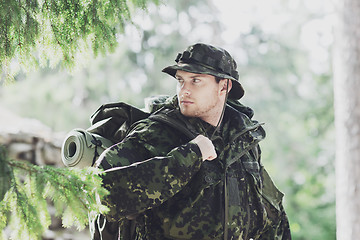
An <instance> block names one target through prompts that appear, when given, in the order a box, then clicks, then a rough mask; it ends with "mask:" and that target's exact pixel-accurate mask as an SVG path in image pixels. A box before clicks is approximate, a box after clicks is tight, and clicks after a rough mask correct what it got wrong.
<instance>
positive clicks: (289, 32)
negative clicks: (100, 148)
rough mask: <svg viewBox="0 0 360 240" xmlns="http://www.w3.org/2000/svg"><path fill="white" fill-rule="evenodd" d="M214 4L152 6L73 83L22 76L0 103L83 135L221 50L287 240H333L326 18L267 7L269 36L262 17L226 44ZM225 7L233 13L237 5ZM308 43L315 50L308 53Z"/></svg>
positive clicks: (168, 87) (164, 90)
mask: <svg viewBox="0 0 360 240" xmlns="http://www.w3.org/2000/svg"><path fill="white" fill-rule="evenodd" d="M318 2H319V1H318ZM318 2H317V3H318ZM213 3H216V1H214V2H211V1H196V2H190V1H176V0H169V1H166V2H165V3H164V4H162V5H159V6H156V5H152V4H150V5H149V6H148V13H146V14H144V13H143V12H137V13H136V14H133V16H134V18H133V23H134V24H135V25H125V26H124V34H123V35H121V36H118V38H117V41H118V47H117V48H116V49H115V52H114V53H111V54H106V56H98V57H97V58H95V57H94V56H91V55H86V54H85V55H84V57H83V59H82V62H79V63H77V65H76V68H75V69H74V70H73V71H72V73H67V72H64V71H62V70H60V69H59V68H56V69H51V68H49V67H45V68H43V69H41V71H37V72H34V73H28V74H25V73H23V72H22V71H20V73H19V74H18V75H17V76H16V77H15V81H16V83H15V84H12V85H8V86H6V87H4V86H3V87H2V88H1V89H0V94H1V95H0V97H1V98H2V103H3V104H7V105H8V106H11V109H13V110H14V111H17V112H19V113H21V114H22V115H23V116H27V117H33V118H37V119H41V120H42V121H43V122H45V123H46V124H47V125H49V126H51V127H52V128H53V129H54V130H56V131H65V132H66V131H69V130H71V129H72V128H76V127H81V128H86V127H88V126H89V122H88V119H89V116H90V114H91V113H92V112H94V111H95V110H96V108H97V107H98V106H99V105H101V104H103V103H106V102H114V101H125V102H128V103H131V104H134V105H136V106H138V107H142V106H143V99H144V98H145V97H147V96H151V95H157V94H170V95H171V94H174V93H175V81H173V79H172V78H171V77H169V76H167V75H165V74H163V73H161V69H162V68H163V67H165V66H167V65H169V64H173V63H174V59H175V57H176V54H177V53H178V52H180V51H182V50H183V49H184V48H185V47H186V46H188V45H189V44H192V43H194V42H198V41H199V42H207V43H211V44H215V45H218V46H222V47H224V48H225V49H227V50H228V51H229V52H230V53H232V54H233V55H234V57H235V59H236V60H237V62H238V66H239V71H240V76H241V82H242V84H243V86H244V88H245V90H246V93H245V97H244V98H243V99H242V100H241V101H242V102H243V103H244V104H246V105H248V106H250V107H252V108H253V109H254V110H255V118H256V119H257V120H259V121H261V122H265V125H264V127H265V129H266V131H267V138H266V139H265V141H263V142H262V143H261V146H262V156H263V159H262V161H263V163H264V165H265V166H266V167H267V169H268V170H269V172H270V173H271V175H272V177H273V178H274V180H275V182H276V183H277V185H278V186H279V188H280V189H281V190H282V191H283V192H284V193H285V208H286V211H287V213H288V215H289V220H290V225H291V230H292V234H293V239H295V240H307V239H323V240H331V239H336V234H335V232H336V224H335V173H334V158H335V157H334V151H335V150H334V148H335V147H334V126H333V120H334V115H333V90H332V76H331V74H332V73H331V72H332V69H331V64H330V62H331V59H330V58H331V55H330V54H329V53H330V50H331V38H330V39H329V36H327V35H326V34H327V32H326V31H325V30H326V28H325V27H323V26H327V25H329V21H328V16H329V15H331V12H329V11H328V10H326V8H324V9H325V10H321V11H320V10H319V9H321V6H320V7H319V8H314V6H315V5H316V4H315V3H314V4H313V5H311V7H309V6H310V5H306V1H305V2H302V1H291V4H290V2H287V1H282V0H278V1H272V2H271V4H272V5H274V6H273V7H274V10H273V11H274V16H276V17H279V18H280V17H283V19H284V20H283V21H282V22H281V24H279V25H276V26H275V27H273V28H269V22H268V21H267V19H266V18H265V17H264V15H263V14H259V15H255V14H254V15H253V21H251V22H249V23H248V25H249V26H248V30H247V31H242V32H241V33H239V34H238V35H234V36H232V38H229V37H227V36H226V35H224V34H223V33H224V32H225V29H226V26H225V23H224V22H223V21H222V19H221V16H220V14H219V9H218V5H215V4H213ZM241 3H243V4H245V3H246V4H250V3H248V2H245V1H241ZM262 3H263V4H265V1H262ZM217 4H219V3H217ZM224 4H226V1H224ZM254 4H255V3H254ZM259 6H260V7H259V9H261V10H262V11H265V10H264V7H263V6H261V4H259ZM230 7H232V8H235V11H239V12H240V8H241V7H242V5H239V6H230ZM237 7H238V9H237V10H236V8H237ZM265 9H266V8H265ZM238 15H241V13H239V14H238ZM250 15H251V14H250ZM259 16H260V17H259ZM274 16H270V17H269V19H272V18H274ZM232 17H233V18H235V17H236V16H234V15H232ZM257 18H258V19H257ZM234 21H235V20H234ZM322 22H325V23H326V24H327V25H321V23H322ZM236 24H238V25H240V24H241V22H235V25H236ZM265 26H267V27H265ZM314 27H317V28H318V29H320V30H319V31H320V32H319V33H318V32H316V31H315V30H314ZM269 29H270V30H269ZM274 29H275V30H274ZM324 29H325V30H324ZM308 39H310V40H311V41H312V42H314V43H315V44H316V48H309V47H306V46H305V44H304V42H307V41H309V40H308ZM310 47H311V46H310ZM321 56H323V57H321ZM48 66H50V65H48Z"/></svg>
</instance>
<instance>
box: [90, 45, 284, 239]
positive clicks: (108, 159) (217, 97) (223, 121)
mask: <svg viewBox="0 0 360 240" xmlns="http://www.w3.org/2000/svg"><path fill="white" fill-rule="evenodd" d="M175 61H176V64H175V65H173V66H169V67H166V68H165V69H163V72H165V73H167V74H169V75H171V76H173V77H175V78H176V79H177V81H178V84H177V95H176V96H175V97H174V98H169V99H167V100H166V101H164V102H163V103H162V105H161V106H160V108H159V110H158V111H157V113H163V114H166V116H167V117H169V118H172V119H175V120H176V121H177V122H181V123H182V124H183V125H185V126H187V128H188V129H189V130H191V131H192V132H194V133H196V134H197V137H195V138H194V139H188V137H186V136H185V135H184V134H182V132H181V131H179V130H177V129H176V128H173V127H171V126H168V125H166V124H163V123H160V122H159V121H155V120H152V119H145V120H142V121H140V122H138V123H136V124H135V126H133V127H132V129H131V131H130V132H129V134H128V135H127V137H125V139H124V140H123V141H121V142H120V143H118V144H116V145H114V146H112V147H111V148H109V149H107V150H106V151H105V152H104V153H103V154H102V155H101V156H100V158H99V160H98V162H97V164H98V165H100V166H101V167H103V168H104V169H106V172H107V173H106V175H105V176H103V183H104V186H105V187H106V188H107V189H108V190H109V191H110V195H109V196H108V197H107V198H106V199H105V204H106V205H107V206H108V207H109V208H110V213H109V214H108V215H107V216H106V218H107V219H108V221H114V222H118V223H120V226H121V227H120V231H116V234H118V235H120V238H121V239H130V238H133V239H147V240H166V239H196V240H201V239H225V240H228V239H269V240H270V239H271V240H274V239H291V236H290V230H289V224H288V220H287V217H286V214H285V212H284V209H283V206H282V197H283V194H282V193H281V192H280V191H279V190H278V189H277V188H276V187H275V185H274V184H273V182H272V180H271V179H270V177H269V175H268V174H267V172H266V171H265V169H264V167H263V165H262V164H261V162H260V148H259V145H258V143H259V142H260V141H261V140H262V139H263V138H264V137H265V132H264V130H263V128H262V127H261V125H260V124H259V123H258V122H256V121H254V120H251V117H252V115H253V111H252V110H251V109H250V108H247V107H245V106H243V105H241V104H240V103H239V102H238V101H237V100H238V99H240V98H241V97H242V96H243V95H244V90H243V88H242V86H241V84H240V83H239V81H238V79H239V75H238V72H237V70H236V63H235V61H234V59H233V58H232V57H231V56H230V54H229V53H228V52H227V51H225V50H224V49H222V48H217V47H214V46H210V45H207V44H202V43H198V44H195V45H192V46H190V47H188V48H187V49H186V50H185V51H184V52H183V53H180V54H179V55H178V57H177V58H176V60H175ZM155 114H156V113H155ZM130 220H131V221H130ZM129 222H131V224H128V223H129ZM129 229H130V230H129ZM129 231H130V233H129ZM130 236H131V237H130ZM115 237H116V239H117V237H119V236H115Z"/></svg>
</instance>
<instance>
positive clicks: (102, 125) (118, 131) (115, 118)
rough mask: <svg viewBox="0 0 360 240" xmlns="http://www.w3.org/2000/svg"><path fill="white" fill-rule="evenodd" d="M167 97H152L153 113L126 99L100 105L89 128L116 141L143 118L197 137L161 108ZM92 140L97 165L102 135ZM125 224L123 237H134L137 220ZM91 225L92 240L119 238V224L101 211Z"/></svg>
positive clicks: (88, 130)
mask: <svg viewBox="0 0 360 240" xmlns="http://www.w3.org/2000/svg"><path fill="white" fill-rule="evenodd" d="M167 99H168V97H166V96H161V97H156V98H153V99H151V100H150V101H151V102H150V103H148V105H149V106H150V108H151V109H150V110H149V111H150V112H146V111H144V110H141V109H139V108H137V107H134V106H132V105H129V104H127V103H124V102H118V103H108V104H104V105H101V106H100V107H99V108H98V109H97V110H96V111H95V112H94V113H93V114H92V115H91V117H90V122H91V127H89V128H88V129H87V130H86V131H87V132H88V133H90V134H91V135H92V136H100V137H102V138H105V139H107V140H110V141H111V142H112V143H114V144H115V143H118V142H121V140H123V139H124V138H125V136H126V135H127V134H128V133H129V130H130V129H131V126H133V125H134V124H136V123H137V122H139V121H141V120H143V119H146V118H149V119H152V120H154V121H159V122H161V123H164V124H166V125H168V126H171V127H173V128H174V129H177V130H179V131H180V132H182V133H183V134H184V135H185V136H187V137H188V138H189V139H193V138H195V137H196V135H197V134H196V133H195V132H194V131H192V130H191V128H190V126H188V125H186V124H185V123H184V122H180V121H177V120H175V119H174V118H171V116H170V115H171V111H167V109H164V107H162V105H163V103H164V102H165V101H166V100H167ZM92 143H93V144H94V145H95V154H94V158H93V163H92V165H94V164H95V161H96V159H97V158H98V156H99V154H98V149H97V148H98V147H102V142H101V140H99V138H98V139H96V137H94V139H93V140H92ZM103 164H105V166H104V168H108V167H110V166H106V165H107V163H106V162H104V163H103ZM122 224H123V227H122V232H121V236H122V237H123V239H126V240H128V239H129V240H130V239H134V237H135V236H134V235H135V234H134V231H135V220H128V219H126V220H124V222H123V223H122ZM89 225H90V232H91V235H92V239H93V240H117V239H120V223H118V222H109V221H107V220H106V217H105V216H104V215H101V214H99V215H98V216H96V218H94V219H92V220H91V222H90V224H89Z"/></svg>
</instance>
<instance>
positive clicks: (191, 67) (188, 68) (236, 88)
mask: <svg viewBox="0 0 360 240" xmlns="http://www.w3.org/2000/svg"><path fill="white" fill-rule="evenodd" d="M178 70H182V71H185V72H191V73H199V74H209V75H212V76H216V77H220V78H224V79H230V80H232V88H231V90H230V92H229V98H231V99H235V100H237V99H240V98H242V97H243V96H244V93H245V91H244V89H243V87H242V86H241V84H240V83H239V81H238V80H237V79H235V78H233V77H232V76H230V75H228V74H225V73H221V72H218V71H216V70H213V69H210V68H207V67H204V66H202V65H199V64H194V63H182V62H179V63H178V64H176V65H173V66H168V67H166V68H164V69H163V70H162V72H164V73H167V74H169V75H171V76H173V77H175V75H176V72H177V71H178Z"/></svg>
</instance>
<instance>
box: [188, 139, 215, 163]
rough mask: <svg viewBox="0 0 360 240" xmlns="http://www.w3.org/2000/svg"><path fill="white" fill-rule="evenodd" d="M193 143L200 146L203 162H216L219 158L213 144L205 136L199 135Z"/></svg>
mask: <svg viewBox="0 0 360 240" xmlns="http://www.w3.org/2000/svg"><path fill="white" fill-rule="evenodd" d="M191 142H193V143H196V144H197V145H198V146H199V148H200V151H201V155H202V158H203V161H205V160H209V161H210V160H214V159H215V158H216V157H217V154H216V151H215V147H214V145H213V143H212V142H211V140H210V139H209V138H207V137H205V136H204V135H198V136H197V137H196V138H194V139H193V140H192V141H191Z"/></svg>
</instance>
